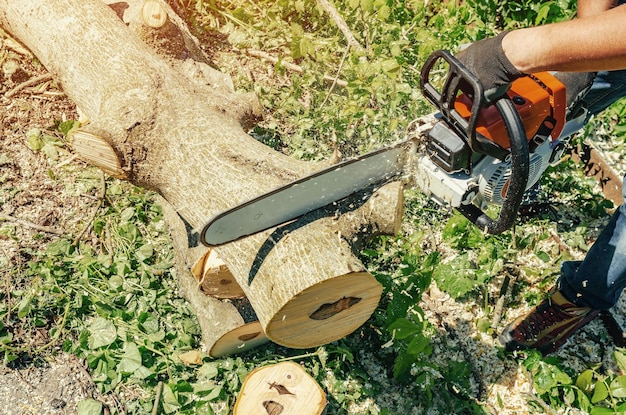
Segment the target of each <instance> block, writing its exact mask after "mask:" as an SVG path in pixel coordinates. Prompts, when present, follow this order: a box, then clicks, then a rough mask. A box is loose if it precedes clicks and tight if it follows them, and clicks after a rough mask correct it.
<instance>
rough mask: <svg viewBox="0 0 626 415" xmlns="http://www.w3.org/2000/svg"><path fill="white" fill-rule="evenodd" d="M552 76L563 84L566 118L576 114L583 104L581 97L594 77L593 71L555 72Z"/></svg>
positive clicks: (583, 96)
mask: <svg viewBox="0 0 626 415" xmlns="http://www.w3.org/2000/svg"><path fill="white" fill-rule="evenodd" d="M554 76H555V77H556V78H557V79H558V80H559V81H561V82H562V83H563V85H565V96H566V102H567V114H566V115H567V118H569V116H570V115H572V116H576V115H577V114H576V113H577V112H578V111H579V110H580V108H581V107H582V106H583V104H584V103H583V98H585V95H587V92H589V88H591V85H592V84H593V81H594V80H595V78H596V73H595V72H555V73H554Z"/></svg>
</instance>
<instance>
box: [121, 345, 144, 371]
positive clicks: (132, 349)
mask: <svg viewBox="0 0 626 415" xmlns="http://www.w3.org/2000/svg"><path fill="white" fill-rule="evenodd" d="M140 367H141V352H139V348H138V347H137V345H136V344H135V343H126V344H125V346H124V356H123V357H122V360H120V363H119V364H118V365H117V370H118V371H120V372H123V373H134V372H135V371H136V370H137V369H139V368H140Z"/></svg>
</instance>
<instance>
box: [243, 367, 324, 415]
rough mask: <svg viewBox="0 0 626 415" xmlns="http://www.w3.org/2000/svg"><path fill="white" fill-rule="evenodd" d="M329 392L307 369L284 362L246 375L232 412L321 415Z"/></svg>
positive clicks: (269, 414) (245, 413)
mask: <svg viewBox="0 0 626 415" xmlns="http://www.w3.org/2000/svg"><path fill="white" fill-rule="evenodd" d="M326 402H327V401H326V394H325V393H324V391H322V389H321V388H320V386H319V385H318V384H317V382H315V380H313V378H312V377H311V376H309V374H308V373H307V372H306V371H305V370H304V368H303V367H302V366H300V365H298V364H296V363H293V362H282V363H278V364H275V365H270V366H264V367H260V368H258V369H255V370H253V371H252V372H250V374H248V376H246V378H245V380H244V381H243V384H242V385H241V392H240V393H239V396H238V397H237V401H236V403H235V408H234V410H233V415H252V414H258V415H320V414H321V413H323V411H324V409H325V408H326Z"/></svg>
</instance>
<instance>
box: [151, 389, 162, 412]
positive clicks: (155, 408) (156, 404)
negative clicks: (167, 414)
mask: <svg viewBox="0 0 626 415" xmlns="http://www.w3.org/2000/svg"><path fill="white" fill-rule="evenodd" d="M162 393H163V382H161V381H159V383H158V384H157V389H156V396H155V397H154V405H153V406H152V415H157V414H158V413H159V402H160V401H161V394H162Z"/></svg>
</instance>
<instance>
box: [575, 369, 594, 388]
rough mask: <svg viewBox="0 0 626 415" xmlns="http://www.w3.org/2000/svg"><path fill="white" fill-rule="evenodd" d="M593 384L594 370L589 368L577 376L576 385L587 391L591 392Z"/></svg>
mask: <svg viewBox="0 0 626 415" xmlns="http://www.w3.org/2000/svg"><path fill="white" fill-rule="evenodd" d="M592 385H593V371H592V370H591V369H587V370H585V371H584V372H582V373H581V374H580V375H578V378H576V386H577V387H578V388H580V389H581V390H583V391H584V392H586V393H591V386H592Z"/></svg>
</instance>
